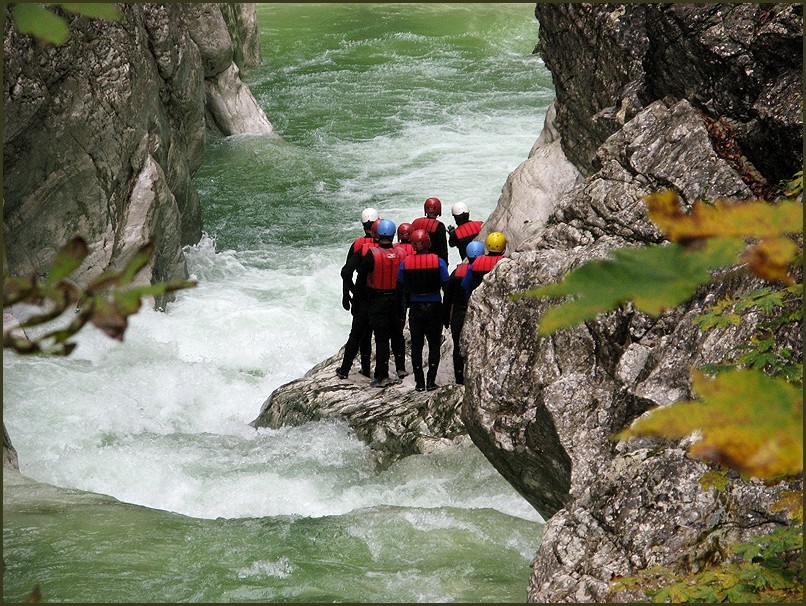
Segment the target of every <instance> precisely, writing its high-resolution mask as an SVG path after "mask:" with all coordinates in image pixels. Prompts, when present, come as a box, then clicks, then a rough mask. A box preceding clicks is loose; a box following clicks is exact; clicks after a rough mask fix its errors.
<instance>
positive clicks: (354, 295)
mask: <svg viewBox="0 0 806 606" xmlns="http://www.w3.org/2000/svg"><path fill="white" fill-rule="evenodd" d="M361 222H362V225H363V227H364V235H363V236H361V237H359V238H356V239H355V241H354V242H353V243H352V244H351V245H350V250H349V251H348V253H347V260H346V261H345V263H344V266H343V267H342V268H341V280H342V298H341V305H342V307H344V309H346V310H347V311H349V312H350V313H351V314H352V315H353V321H352V324H351V326H350V334H349V335H348V336H347V343H346V344H345V345H344V359H343V360H342V362H341V366H340V367H339V368H337V369H336V374H337V375H338V376H339V378H340V379H346V378H347V376H348V375H349V374H350V368H351V367H352V365H353V360H355V356H356V355H358V354H359V352H360V355H361V370H360V372H361V374H362V375H364V376H365V377H369V376H370V363H371V358H372V328H371V326H370V323H369V307H368V304H367V301H366V296H365V295H366V291H365V290H364V289H360V292H359V291H357V290H356V288H355V285H354V284H353V274H354V273H355V272H356V271H357V270H358V266H359V265H360V264H361V260H362V259H363V255H364V254H365V251H366V250H368V249H369V248H371V247H373V246H377V245H378V243H377V239H376V238H375V236H374V234H373V228H375V227H377V225H378V223H380V217H379V216H378V211H377V210H375V209H374V208H365V209H364V210H363V211H362V212H361Z"/></svg>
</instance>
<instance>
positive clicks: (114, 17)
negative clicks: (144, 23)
mask: <svg viewBox="0 0 806 606" xmlns="http://www.w3.org/2000/svg"><path fill="white" fill-rule="evenodd" d="M59 6H61V7H62V8H63V9H65V10H68V11H70V12H72V13H77V14H79V15H83V16H85V17H93V18H98V19H106V20H107V21H119V20H120V19H122V18H123V13H121V12H120V10H118V7H117V6H115V4H114V3H112V2H75V3H67V2H65V3H59Z"/></svg>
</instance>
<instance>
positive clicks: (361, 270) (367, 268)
mask: <svg viewBox="0 0 806 606" xmlns="http://www.w3.org/2000/svg"><path fill="white" fill-rule="evenodd" d="M373 269H375V255H373V254H372V252H371V251H370V252H368V253H367V255H366V256H365V257H363V258H362V259H361V264H360V265H359V266H358V270H357V271H358V275H356V277H355V289H354V290H353V292H355V293H356V294H363V293H364V291H365V290H366V289H367V276H369V274H371V273H372V270H373Z"/></svg>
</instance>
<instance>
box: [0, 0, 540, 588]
mask: <svg viewBox="0 0 806 606" xmlns="http://www.w3.org/2000/svg"><path fill="white" fill-rule="evenodd" d="M533 11H534V5H533V4H495V3H487V4H407V3H397V4H259V5H258V23H259V28H260V34H261V42H262V49H263V60H264V65H263V66H261V67H259V68H253V69H250V70H248V71H247V72H246V73H245V74H244V79H245V80H246V81H247V82H248V83H249V84H250V86H251V87H252V90H253V92H254V94H255V96H256V98H257V99H258V102H259V103H260V104H261V106H262V107H263V108H264V109H265V111H266V114H267V115H268V117H269V119H270V120H271V121H272V123H273V124H274V126H275V128H276V131H277V133H278V134H279V135H280V137H269V136H255V135H242V136H235V137H228V138H223V139H222V138H219V139H215V140H211V141H210V142H209V145H208V151H207V155H206V159H205V163H204V165H203V167H202V168H201V169H200V170H199V172H198V173H197V175H196V176H195V178H194V182H195V185H196V187H197V189H198V191H199V194H200V198H201V202H202V207H203V212H204V232H205V235H204V237H203V239H202V241H201V242H200V243H199V244H198V245H196V246H192V247H189V248H188V249H187V251H186V252H187V258H188V267H189V271H190V272H191V274H192V276H193V277H195V278H196V279H197V280H198V282H199V285H198V287H197V288H195V289H193V290H189V291H183V292H181V293H179V296H178V298H177V300H176V301H175V302H173V303H171V304H170V305H168V307H167V309H166V310H165V311H164V312H156V311H151V310H145V311H142V312H140V313H139V314H138V315H137V316H136V317H134V319H133V320H132V322H131V324H130V327H129V329H128V332H127V333H126V338H125V341H124V342H123V343H117V342H114V341H112V340H110V339H108V338H106V337H105V336H103V335H102V334H100V333H99V332H98V331H96V330H94V329H88V330H85V331H84V332H83V333H82V334H81V335H80V336H79V339H78V342H79V346H78V347H77V348H76V350H75V352H74V353H73V355H71V356H70V357H69V358H67V359H41V358H30V359H28V358H26V359H23V358H21V357H18V356H16V355H15V354H10V353H6V352H4V355H3V368H4V373H3V418H4V422H5V424H6V427H7V428H8V431H9V434H10V436H11V439H12V441H13V443H14V445H15V447H16V449H17V451H18V453H19V458H20V467H21V472H22V475H20V474H16V473H14V472H9V471H6V472H4V474H3V563H4V570H3V600H4V601H11V602H13V601H20V600H23V599H24V598H25V597H26V596H27V595H28V594H30V592H31V590H32V588H33V587H34V585H39V586H40V589H41V592H42V600H43V601H45V602H140V603H142V602H216V603H227V602H241V603H242V602H506V601H510V602H512V601H516V602H518V601H524V600H525V597H526V585H527V580H528V575H529V564H530V561H531V559H532V557H533V555H534V553H535V551H536V549H537V547H538V546H539V543H540V537H541V529H542V520H541V518H540V516H539V515H538V514H537V513H536V512H535V511H534V509H533V508H532V507H531V506H529V505H528V503H526V501H524V500H523V499H522V498H521V497H520V496H519V495H518V494H517V493H516V492H515V491H514V490H513V489H512V488H511V487H510V486H509V484H508V483H507V482H506V481H504V480H503V479H502V478H501V477H500V476H499V475H498V474H497V472H496V471H495V470H494V469H493V468H492V466H491V465H490V464H489V463H488V462H487V460H486V459H485V458H484V457H483V456H482V455H481V454H479V452H478V451H477V450H476V449H475V448H474V447H462V448H457V449H455V450H453V451H448V452H444V453H441V454H436V455H428V456H412V457H409V458H407V459H405V460H403V461H401V462H399V463H397V464H395V465H393V466H392V467H391V468H389V469H387V470H385V471H382V472H379V471H376V470H375V468H374V467H373V464H372V456H371V453H370V452H369V450H368V448H367V446H366V445H364V444H363V443H362V442H360V441H358V440H357V439H356V438H355V437H354V436H353V435H352V434H351V433H350V431H349V428H348V427H347V426H346V425H344V424H341V423H338V422H321V423H310V424H307V425H304V426H301V427H294V428H284V429H279V430H268V429H260V430H255V429H253V428H251V427H250V426H249V422H250V421H252V420H253V419H254V418H255V417H256V416H257V414H258V412H259V410H260V406H261V404H262V403H263V401H264V400H265V399H266V398H267V397H268V396H269V395H270V394H271V392H272V391H273V390H274V389H275V388H277V387H279V386H280V385H282V384H284V383H286V382H288V381H290V380H293V379H295V378H298V377H300V376H302V375H303V374H304V373H305V372H306V371H307V370H308V369H310V368H311V367H312V366H314V365H315V364H317V363H318V362H320V361H321V360H323V359H325V358H327V357H329V356H331V355H333V354H334V353H336V352H337V351H338V350H339V348H340V347H341V346H342V345H343V343H344V341H345V340H346V337H347V333H348V332H349V324H350V315H349V313H348V312H345V311H344V310H343V309H342V308H341V306H340V281H339V277H338V271H339V268H340V267H341V264H342V263H343V261H344V257H345V255H346V251H347V248H348V246H349V244H350V242H351V241H352V240H353V238H355V237H357V236H358V235H359V234H360V231H361V230H360V225H359V219H358V217H359V214H360V212H361V210H362V209H363V208H364V207H366V206H374V207H376V208H378V209H379V211H380V212H381V215H382V216H383V217H385V218H390V219H392V220H394V221H395V222H396V223H399V222H401V221H410V220H412V219H414V218H415V217H417V216H419V215H420V214H421V212H420V211H421V209H422V203H423V201H424V200H425V198H427V197H429V196H437V197H439V198H440V199H441V200H442V201H443V204H444V207H445V210H446V212H445V214H443V219H445V221H446V222H447V223H449V224H451V223H452V220H451V219H450V214H449V208H450V205H451V204H453V203H454V202H457V201H463V202H466V203H467V204H468V205H469V207H470V208H471V212H472V215H473V218H478V219H485V218H486V217H487V216H488V215H489V213H490V212H491V211H492V210H493V208H494V207H495V204H496V202H497V200H498V196H499V195H500V192H501V187H502V186H503V184H504V182H505V180H506V177H507V175H508V174H509V173H510V172H511V171H512V170H513V169H514V168H515V167H516V166H517V165H518V164H519V163H521V162H522V161H524V160H525V159H526V158H527V155H528V153H529V150H530V148H531V146H532V144H533V143H534V141H535V139H536V138H537V136H538V135H539V133H540V130H541V128H542V126H543V119H544V116H545V112H546V109H547V107H548V105H549V104H550V102H551V100H552V98H553V90H552V85H551V77H550V74H549V72H548V71H547V69H546V68H545V66H544V65H543V63H542V61H541V60H540V59H539V57H537V56H536V55H533V54H532V50H533V48H534V45H535V44H536V42H537V36H538V28H537V22H536V20H535V18H534V14H533ZM458 261H459V259H458V254H457V253H456V251H455V249H452V251H451V267H453V266H454V265H455V264H456V263H457V262H458Z"/></svg>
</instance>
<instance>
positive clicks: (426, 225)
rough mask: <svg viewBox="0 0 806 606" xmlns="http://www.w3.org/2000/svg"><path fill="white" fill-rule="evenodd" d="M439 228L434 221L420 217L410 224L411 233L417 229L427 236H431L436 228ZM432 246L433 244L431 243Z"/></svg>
mask: <svg viewBox="0 0 806 606" xmlns="http://www.w3.org/2000/svg"><path fill="white" fill-rule="evenodd" d="M438 226H439V221H437V220H436V219H429V218H428V217H420V218H419V219H415V220H414V221H413V222H412V224H411V231H416V230H418V229H424V230H425V231H427V232H428V233H429V234H433V233H434V232H436V231H437V227H438ZM432 245H433V242H432Z"/></svg>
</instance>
